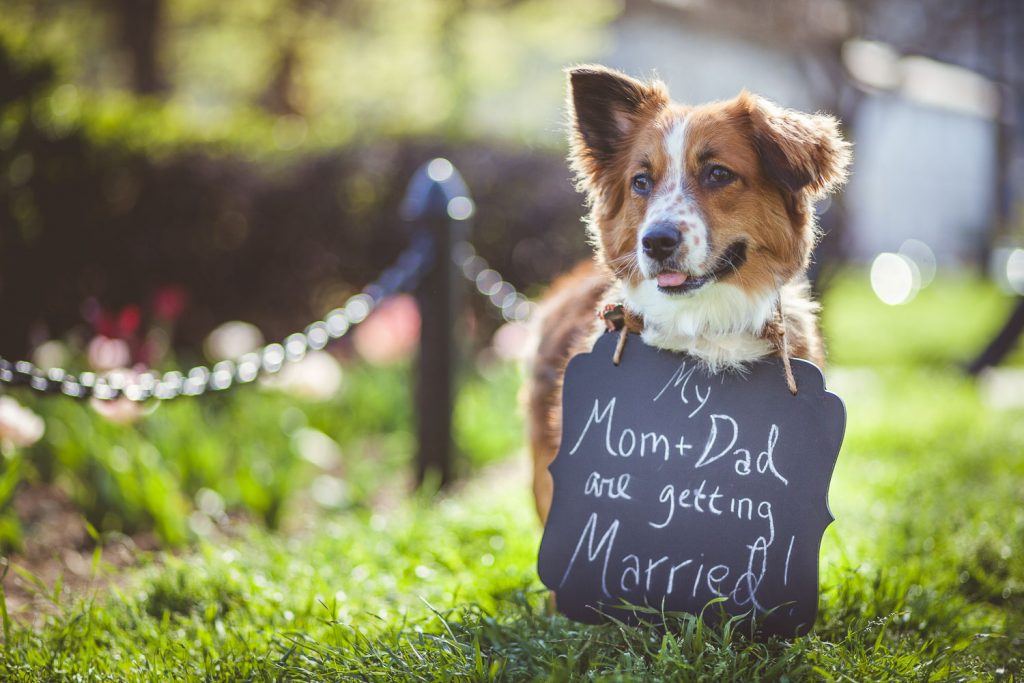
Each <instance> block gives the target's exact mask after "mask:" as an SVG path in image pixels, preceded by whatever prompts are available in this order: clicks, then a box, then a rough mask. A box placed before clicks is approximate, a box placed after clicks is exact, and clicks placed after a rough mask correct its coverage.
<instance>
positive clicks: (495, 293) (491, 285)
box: [452, 241, 537, 322]
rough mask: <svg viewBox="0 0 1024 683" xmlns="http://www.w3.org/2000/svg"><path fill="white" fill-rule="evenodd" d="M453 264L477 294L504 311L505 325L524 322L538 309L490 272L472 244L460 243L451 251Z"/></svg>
mask: <svg viewBox="0 0 1024 683" xmlns="http://www.w3.org/2000/svg"><path fill="white" fill-rule="evenodd" d="M452 260H453V261H454V262H455V265H457V266H458V267H459V268H460V269H461V270H462V275H463V276H464V277H465V278H466V279H467V280H469V281H470V282H472V283H473V284H474V285H475V286H476V291H478V292H480V294H482V295H483V296H485V297H487V300H488V301H490V302H491V305H493V306H494V307H495V308H497V309H498V310H499V311H501V317H502V318H504V319H505V321H506V322H520V321H524V320H526V319H527V318H529V317H530V316H531V315H532V314H533V311H534V309H535V308H536V307H537V305H536V304H535V303H533V302H532V301H530V300H529V299H528V298H527V297H526V296H524V295H523V294H522V293H520V292H519V290H517V289H516V288H515V285H513V284H512V283H511V282H508V281H507V280H505V279H504V278H503V277H502V276H501V273H499V272H498V271H496V270H494V269H493V268H491V267H490V265H489V264H488V263H487V261H486V260H485V259H484V258H483V257H482V256H480V255H479V254H477V253H476V249H474V248H473V245H472V244H470V243H469V242H465V241H463V242H459V243H457V244H456V245H455V246H454V248H453V249H452Z"/></svg>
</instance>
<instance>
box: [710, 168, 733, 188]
mask: <svg viewBox="0 0 1024 683" xmlns="http://www.w3.org/2000/svg"><path fill="white" fill-rule="evenodd" d="M734 180H736V174H735V173H733V172H732V171H730V170H729V169H727V168H726V167H725V166H719V165H718V164H715V165H714V166H709V167H708V169H707V170H706V171H704V184H705V185H707V186H708V187H722V186H723V185H728V184H729V183H731V182H732V181H734Z"/></svg>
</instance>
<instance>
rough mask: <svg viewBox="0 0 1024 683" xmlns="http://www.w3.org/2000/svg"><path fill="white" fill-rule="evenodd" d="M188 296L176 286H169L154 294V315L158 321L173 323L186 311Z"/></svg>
mask: <svg viewBox="0 0 1024 683" xmlns="http://www.w3.org/2000/svg"><path fill="white" fill-rule="evenodd" d="M187 301H188V296H187V295H186V294H185V290H183V289H182V288H181V287H178V286H175V285H167V286H165V287H161V288H160V289H158V290H156V292H155V293H154V294H153V315H154V316H156V318H157V320H162V321H163V322H166V323H173V322H174V321H175V320H177V319H178V318H179V317H180V316H181V314H182V312H184V310H185V304H186V303H187Z"/></svg>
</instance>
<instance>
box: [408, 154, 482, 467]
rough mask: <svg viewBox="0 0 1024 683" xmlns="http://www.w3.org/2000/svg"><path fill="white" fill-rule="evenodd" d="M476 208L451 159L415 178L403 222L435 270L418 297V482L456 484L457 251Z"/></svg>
mask: <svg viewBox="0 0 1024 683" xmlns="http://www.w3.org/2000/svg"><path fill="white" fill-rule="evenodd" d="M472 213H473V202H472V200H471V199H470V197H469V192H468V190H467V189H466V184H465V183H464V182H463V180H462V177H461V176H460V175H459V172H458V171H457V170H455V167H454V166H453V165H452V164H451V162H449V161H448V160H447V159H434V160H433V161H431V162H429V163H427V164H424V165H423V166H421V167H420V168H419V170H417V171H416V173H415V175H413V177H412V180H411V181H410V182H409V189H408V190H407V191H406V194H405V200H404V201H403V203H402V216H403V218H404V219H405V220H406V221H409V222H410V223H411V224H412V225H413V229H414V230H416V231H419V232H421V233H426V234H427V235H428V236H429V238H430V240H431V242H432V245H433V249H432V265H431V267H430V269H429V271H428V272H427V274H426V276H425V277H424V278H423V281H422V283H421V284H420V286H419V289H418V290H417V292H416V300H417V302H418V304H419V309H420V317H421V319H422V323H421V328H420V353H419V359H418V362H417V381H416V419H417V426H416V429H417V437H418V450H417V455H416V482H417V485H421V484H423V482H424V480H425V479H427V478H428V477H431V478H432V477H436V478H437V483H438V484H439V485H441V486H443V485H445V484H447V483H448V482H450V481H451V479H452V473H453V470H452V452H453V443H452V410H453V408H454V405H455V368H456V358H457V346H458V342H457V340H456V337H455V327H456V324H457V318H458V313H459V301H460V298H461V297H460V296H459V293H460V287H459V284H460V282H461V278H460V274H459V271H458V266H457V265H456V263H455V261H454V260H453V259H452V248H453V247H454V246H455V245H456V244H458V243H459V242H460V241H461V240H463V239H465V238H466V236H467V235H468V232H469V219H470V217H471V215H472Z"/></svg>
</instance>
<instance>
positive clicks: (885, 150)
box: [600, 0, 997, 265]
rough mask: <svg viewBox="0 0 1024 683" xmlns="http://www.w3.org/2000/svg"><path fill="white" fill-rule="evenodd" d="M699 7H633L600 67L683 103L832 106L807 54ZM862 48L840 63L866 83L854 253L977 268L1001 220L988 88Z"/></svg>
mask: <svg viewBox="0 0 1024 683" xmlns="http://www.w3.org/2000/svg"><path fill="white" fill-rule="evenodd" d="M680 4H681V5H684V7H683V8H682V9H679V8H678V7H676V5H680ZM701 4H702V3H699V2H690V3H680V2H679V0H674V2H671V3H669V2H638V3H630V4H628V5H627V10H626V12H625V13H624V14H623V16H622V17H621V18H620V19H619V21H618V22H617V23H616V24H615V25H614V27H613V30H612V36H611V40H610V44H609V45H608V48H607V50H606V52H605V54H604V55H602V56H601V57H600V60H601V61H602V62H603V63H605V64H608V65H609V66H613V67H617V68H620V69H622V70H624V71H626V72H628V73H631V74H634V75H638V76H645V75H651V74H656V75H657V76H659V77H660V78H662V79H663V80H664V81H665V82H666V83H667V84H668V86H669V88H670V90H671V92H672V94H673V96H674V97H675V98H676V99H678V100H682V101H690V102H702V101H707V100H714V99H721V98H728V97H732V96H734V95H735V94H736V93H737V92H739V91H740V90H741V89H742V88H747V89H749V90H751V91H753V92H755V93H758V94H761V95H764V96H766V97H769V98H770V99H773V100H775V101H777V102H779V103H781V104H783V105H785V106H788V107H793V108H796V109H802V110H811V111H813V110H816V109H819V108H821V107H823V106H826V105H825V104H824V103H823V102H822V100H821V99H819V97H818V96H817V94H816V93H817V92H820V89H819V88H815V87H814V86H815V83H812V82H811V79H812V78H815V77H817V78H821V76H820V74H819V75H817V76H816V75H815V74H814V72H813V70H812V71H808V70H806V69H805V68H801V66H802V65H801V63H800V61H799V59H800V52H801V49H802V48H803V47H805V46H802V45H799V44H794V45H787V44H785V43H782V42H779V41H777V40H776V41H770V40H759V39H758V33H757V31H756V30H754V31H753V32H752V31H751V30H750V29H751V27H750V26H749V25H748V26H746V27H744V29H741V30H734V27H732V26H722V25H721V23H722V22H721V21H719V22H718V25H716V24H715V22H709V21H704V20H702V17H701V12H697V11H687V8H691V6H692V5H701ZM703 6H704V7H706V5H703ZM719 19H721V17H719ZM771 35H772V32H771V31H770V30H766V32H765V33H764V34H761V37H762V38H763V37H765V36H771ZM853 47H854V48H856V47H858V46H853ZM859 47H861V48H862V49H852V50H844V51H843V56H844V62H845V67H846V68H847V69H848V70H849V71H850V73H851V74H852V75H853V76H854V77H855V78H856V79H857V80H858V81H859V82H861V83H862V84H863V85H864V91H863V95H862V97H860V98H859V99H858V101H857V103H856V104H855V105H854V109H853V111H854V113H855V120H854V121H852V122H847V123H852V137H853V138H854V142H855V150H854V165H853V175H852V177H851V180H850V184H849V186H848V188H847V190H846V200H847V208H848V212H849V213H848V218H849V221H850V223H849V226H848V227H849V231H848V234H847V236H846V246H847V248H848V253H849V255H850V256H851V257H852V258H854V259H856V260H863V261H868V260H870V259H872V258H873V257H874V256H875V255H877V254H878V253H879V252H883V251H897V250H898V249H899V248H900V246H901V245H902V244H903V242H904V241H905V240H907V239H917V240H920V241H922V242H925V243H926V244H928V245H929V246H930V247H931V248H932V250H933V251H934V252H935V255H936V257H937V260H938V262H939V263H940V264H946V265H951V264H957V263H963V262H967V261H973V260H976V259H977V258H978V256H979V255H980V254H981V251H982V248H983V245H984V244H985V240H986V239H987V234H988V232H989V230H990V226H991V225H992V222H993V220H995V196H996V195H995V189H994V184H995V182H996V171H995V169H996V165H995V154H996V135H997V130H996V125H995V123H994V111H995V104H994V100H995V98H994V94H993V88H992V86H991V85H990V84H988V83H987V82H986V81H984V79H981V78H980V77H978V76H976V75H974V74H972V73H971V72H968V71H966V70H964V69H960V68H958V67H951V66H947V65H943V64H939V63H938V62H933V61H931V60H925V59H922V58H919V57H912V58H902V59H901V58H900V57H899V56H898V55H895V54H893V53H892V52H891V51H887V50H886V49H885V48H884V47H881V46H875V45H874V44H870V43H864V44H862V45H860V46H859ZM804 55H805V59H806V52H805V53H804ZM819 85H820V82H819Z"/></svg>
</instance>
